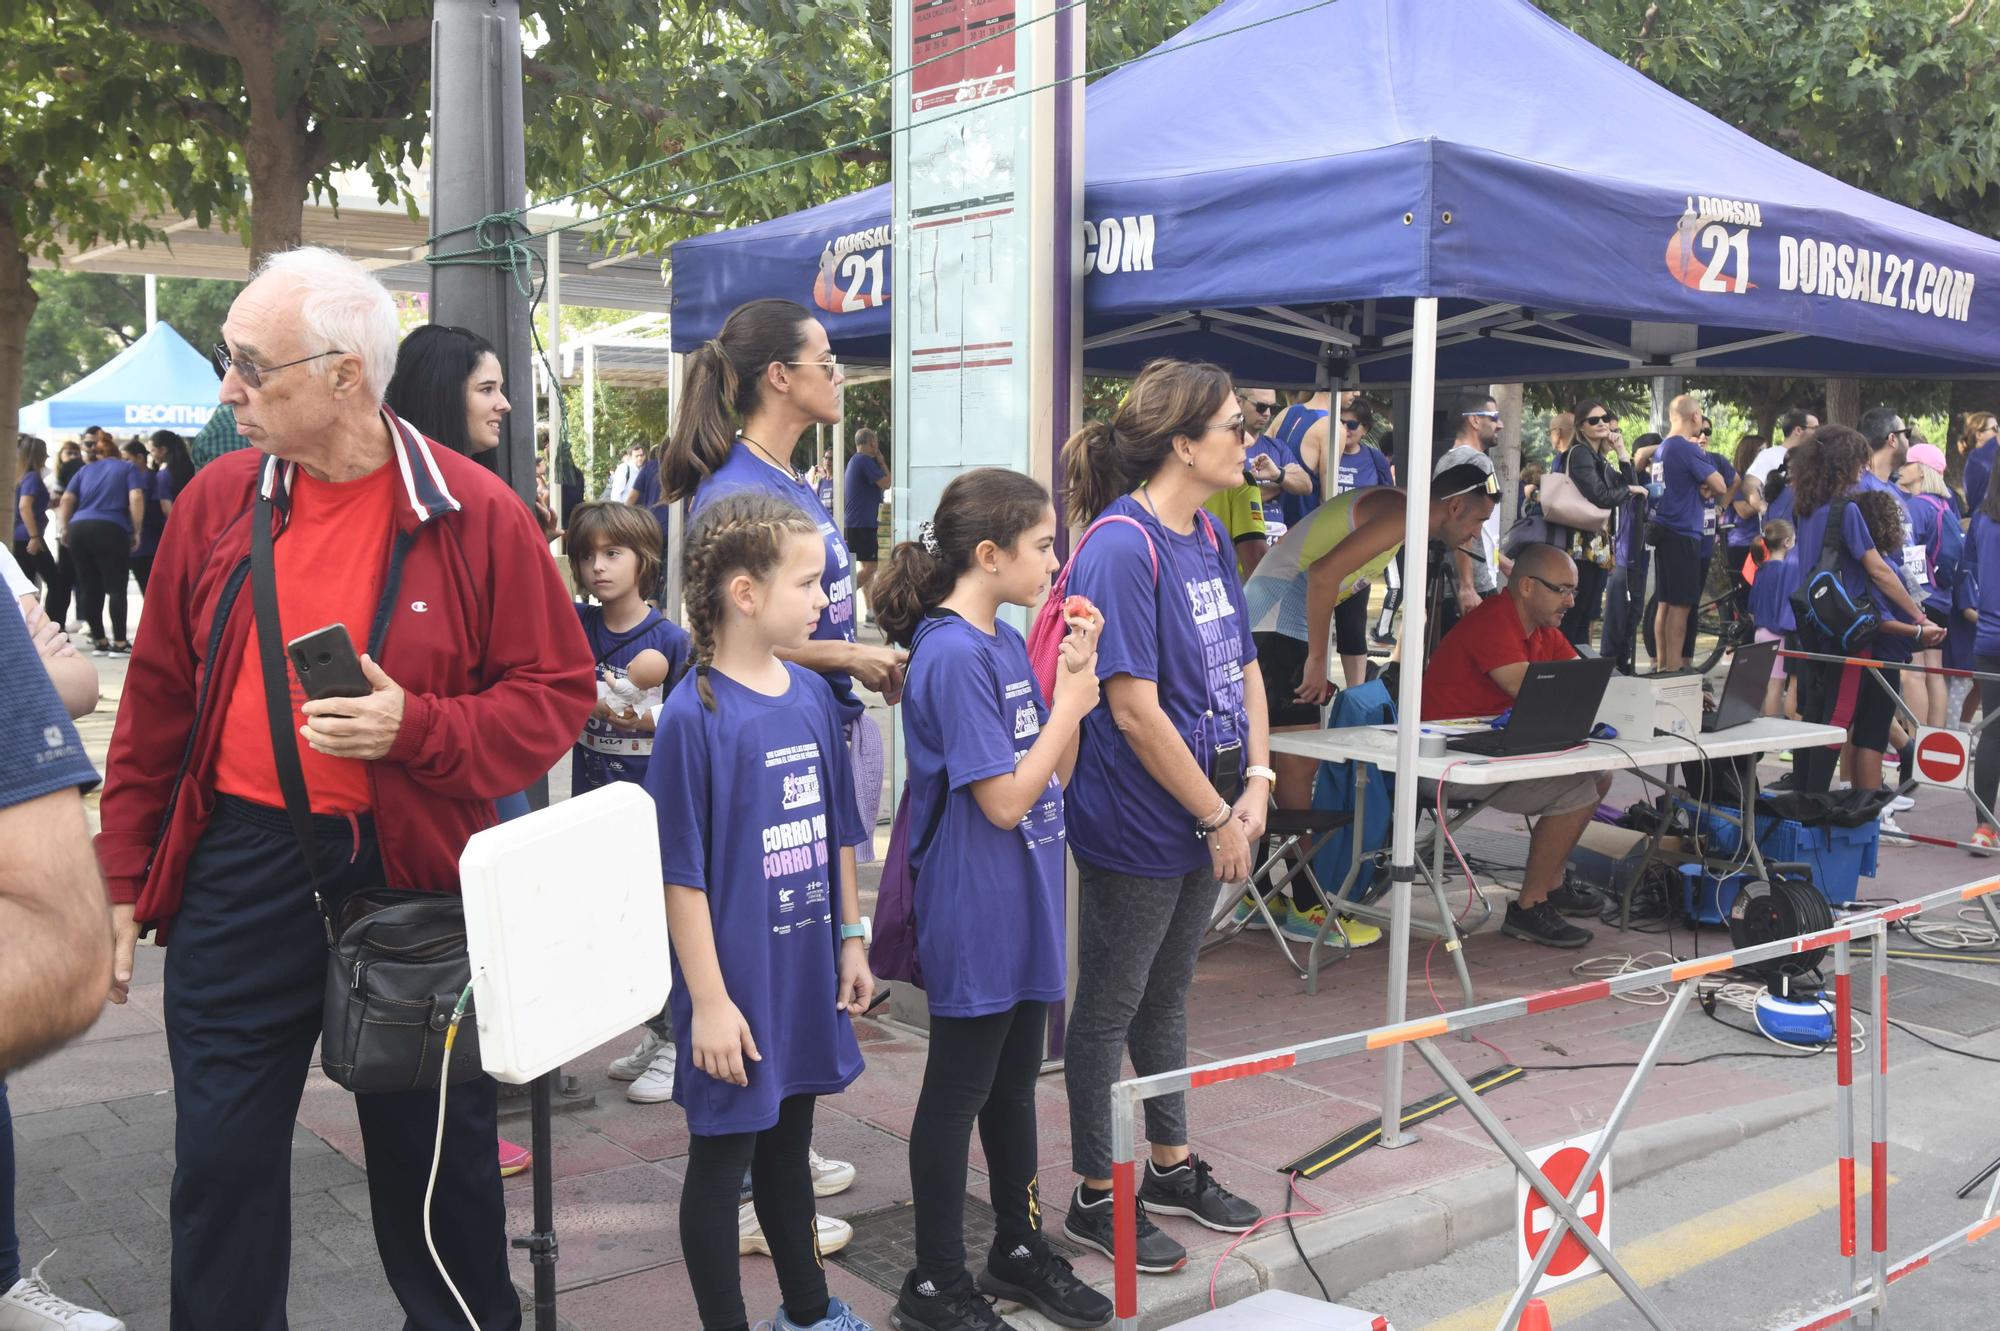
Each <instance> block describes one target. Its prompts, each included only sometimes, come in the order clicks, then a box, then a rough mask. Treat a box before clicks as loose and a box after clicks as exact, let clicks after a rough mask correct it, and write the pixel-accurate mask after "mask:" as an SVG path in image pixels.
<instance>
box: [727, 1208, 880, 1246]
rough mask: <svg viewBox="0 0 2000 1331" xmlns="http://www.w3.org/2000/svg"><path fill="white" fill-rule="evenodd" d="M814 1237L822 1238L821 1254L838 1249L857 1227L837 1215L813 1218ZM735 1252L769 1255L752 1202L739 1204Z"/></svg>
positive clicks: (851, 1236)
mask: <svg viewBox="0 0 2000 1331" xmlns="http://www.w3.org/2000/svg"><path fill="white" fill-rule="evenodd" d="M813 1237H814V1238H816V1239H818V1240H819V1255H820V1256H822V1257H824V1256H826V1255H827V1254H829V1253H836V1252H839V1251H840V1250H841V1249H842V1248H845V1247H846V1246H847V1243H848V1240H849V1239H852V1238H853V1237H854V1226H852V1225H850V1224H848V1223H847V1222H846V1221H845V1220H842V1219H840V1218H838V1217H837V1216H830V1215H816V1216H814V1217H813ZM736 1251H737V1252H738V1253H751V1252H761V1253H763V1254H764V1255H765V1256H767V1257H768V1256H770V1254H771V1245H770V1244H769V1243H767V1242H766V1241H765V1239H764V1227H763V1226H762V1225H760V1224H758V1223H757V1207H756V1205H755V1204H754V1203H751V1202H738V1203H737V1204H736Z"/></svg>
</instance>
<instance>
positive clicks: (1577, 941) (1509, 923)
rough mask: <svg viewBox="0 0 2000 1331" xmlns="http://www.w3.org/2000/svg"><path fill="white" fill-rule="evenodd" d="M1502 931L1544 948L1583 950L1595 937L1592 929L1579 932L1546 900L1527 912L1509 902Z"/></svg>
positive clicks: (1579, 930) (1502, 923) (1501, 925)
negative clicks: (1580, 948) (1579, 948)
mask: <svg viewBox="0 0 2000 1331" xmlns="http://www.w3.org/2000/svg"><path fill="white" fill-rule="evenodd" d="M1500 932H1501V933H1503V934H1508V935H1510V936H1512V937H1514V938H1525V939H1527V940H1528V941H1529V942H1530V943H1540V944H1541V945H1542V946H1543V947H1582V946H1584V944H1586V943H1588V942H1589V941H1590V940H1591V939H1592V938H1594V937H1596V935H1595V934H1593V933H1591V932H1590V930H1588V929H1579V928H1578V927H1577V926H1575V925H1574V924H1571V923H1570V922H1569V921H1568V920H1565V919H1564V918H1563V917H1562V915H1561V914H1560V913H1559V912H1558V911H1557V910H1556V908H1555V907H1554V906H1553V905H1551V904H1549V903H1548V902H1546V901H1543V902H1540V903H1538V904H1536V905H1533V906H1530V907H1528V909H1526V910H1522V909H1521V907H1520V906H1519V905H1518V904H1516V903H1514V902H1509V903H1508V905H1507V918H1506V919H1505V920H1503V921H1501V924H1500Z"/></svg>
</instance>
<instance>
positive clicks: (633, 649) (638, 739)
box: [569, 601, 688, 798]
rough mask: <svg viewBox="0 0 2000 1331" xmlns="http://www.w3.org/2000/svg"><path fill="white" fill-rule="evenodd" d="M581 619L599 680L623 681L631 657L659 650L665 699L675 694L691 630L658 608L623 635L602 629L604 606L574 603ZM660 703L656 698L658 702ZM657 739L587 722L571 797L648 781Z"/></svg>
mask: <svg viewBox="0 0 2000 1331" xmlns="http://www.w3.org/2000/svg"><path fill="white" fill-rule="evenodd" d="M576 615H577V618H578V619H580V620H582V621H583V636H584V637H585V638H587V639H588V640H589V641H590V654H591V656H592V657H593V658H595V660H596V662H597V670H596V674H597V677H598V679H599V680H602V679H603V678H604V674H605V672H606V671H609V672H610V673H612V674H613V675H616V676H617V677H618V678H619V679H623V678H625V669H626V667H627V666H629V665H631V664H632V658H633V657H635V656H637V655H638V654H639V653H640V652H643V651H649V650H650V651H655V652H658V653H659V654H660V655H662V656H664V657H666V658H667V682H666V683H665V684H664V685H663V686H662V696H664V694H666V693H670V692H672V691H673V687H674V683H675V681H677V680H678V679H680V677H681V672H682V671H684V670H686V669H687V663H688V635H687V630H685V629H683V628H682V627H681V626H680V625H678V624H676V623H674V622H673V621H672V620H671V619H668V618H666V617H665V616H663V615H661V614H660V612H659V611H657V610H650V609H649V610H648V611H647V612H646V617H645V618H644V619H642V620H640V621H639V622H638V624H636V625H634V626H633V627H632V628H629V629H626V630H625V631H624V632H623V633H613V632H612V631H611V630H610V629H608V628H606V627H605V626H604V607H603V606H601V605H585V604H584V603H583V602H581V601H579V602H577V605H576ZM656 701H657V699H656ZM653 738H654V737H653V736H651V735H647V734H644V733H641V732H639V731H636V730H620V729H619V728H618V727H617V726H614V725H612V724H611V723H610V722H609V721H605V720H601V719H599V718H598V717H595V716H593V717H591V718H590V719H589V720H587V721H585V722H584V723H583V734H582V735H581V736H579V737H578V739H577V741H576V746H575V748H574V749H572V750H571V752H570V763H569V793H570V795H571V797H572V798H573V797H575V796H577V795H581V794H583V793H584V792H585V791H587V790H596V789H597V788H598V787H599V786H608V785H610V784H611V783H612V782H613V781H644V780H645V779H646V763H647V761H648V760H649V759H650V758H651V757H652V754H653Z"/></svg>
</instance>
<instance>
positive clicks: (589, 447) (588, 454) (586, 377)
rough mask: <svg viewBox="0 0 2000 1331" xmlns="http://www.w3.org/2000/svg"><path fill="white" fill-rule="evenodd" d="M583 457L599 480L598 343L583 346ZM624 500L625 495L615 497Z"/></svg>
mask: <svg viewBox="0 0 2000 1331" xmlns="http://www.w3.org/2000/svg"><path fill="white" fill-rule="evenodd" d="M583 455H584V457H585V458H586V459H587V461H586V463H585V465H586V467H587V468H588V469H589V471H590V476H591V479H592V480H595V479H596V478H597V343H595V342H585V343H584V344H583ZM612 497H613V498H615V499H623V498H624V497H625V496H624V495H614V496H612Z"/></svg>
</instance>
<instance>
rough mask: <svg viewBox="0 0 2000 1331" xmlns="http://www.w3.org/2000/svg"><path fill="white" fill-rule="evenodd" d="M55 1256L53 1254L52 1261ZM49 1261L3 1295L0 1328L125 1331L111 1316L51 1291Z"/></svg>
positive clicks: (44, 1259) (10, 1330)
mask: <svg viewBox="0 0 2000 1331" xmlns="http://www.w3.org/2000/svg"><path fill="white" fill-rule="evenodd" d="M53 1256H55V1254H54V1253H50V1254H49V1257H53ZM49 1257H44V1258H42V1260H41V1261H39V1262H36V1263H35V1269H34V1270H32V1271H30V1272H28V1274H27V1275H25V1276H23V1277H21V1278H20V1279H19V1280H17V1281H15V1282H14V1284H13V1286H12V1287H11V1288H10V1289H8V1290H7V1291H6V1292H5V1293H0V1327H5V1328H8V1331H13V1328H16V1327H18V1328H20V1331H125V1323H123V1322H121V1321H119V1320H118V1319H117V1318H116V1317H113V1316H111V1315H110V1314H109V1313H101V1312H97V1311H94V1310H93V1309H90V1308H86V1307H84V1306H83V1305H82V1304H78V1303H71V1302H70V1301H69V1300H68V1299H66V1298H64V1297H62V1296H61V1295H60V1294H57V1293H56V1292H55V1291H54V1290H52V1289H50V1288H49V1283H48V1281H46V1280H44V1279H42V1268H43V1267H44V1266H47V1265H48V1264H49Z"/></svg>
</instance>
